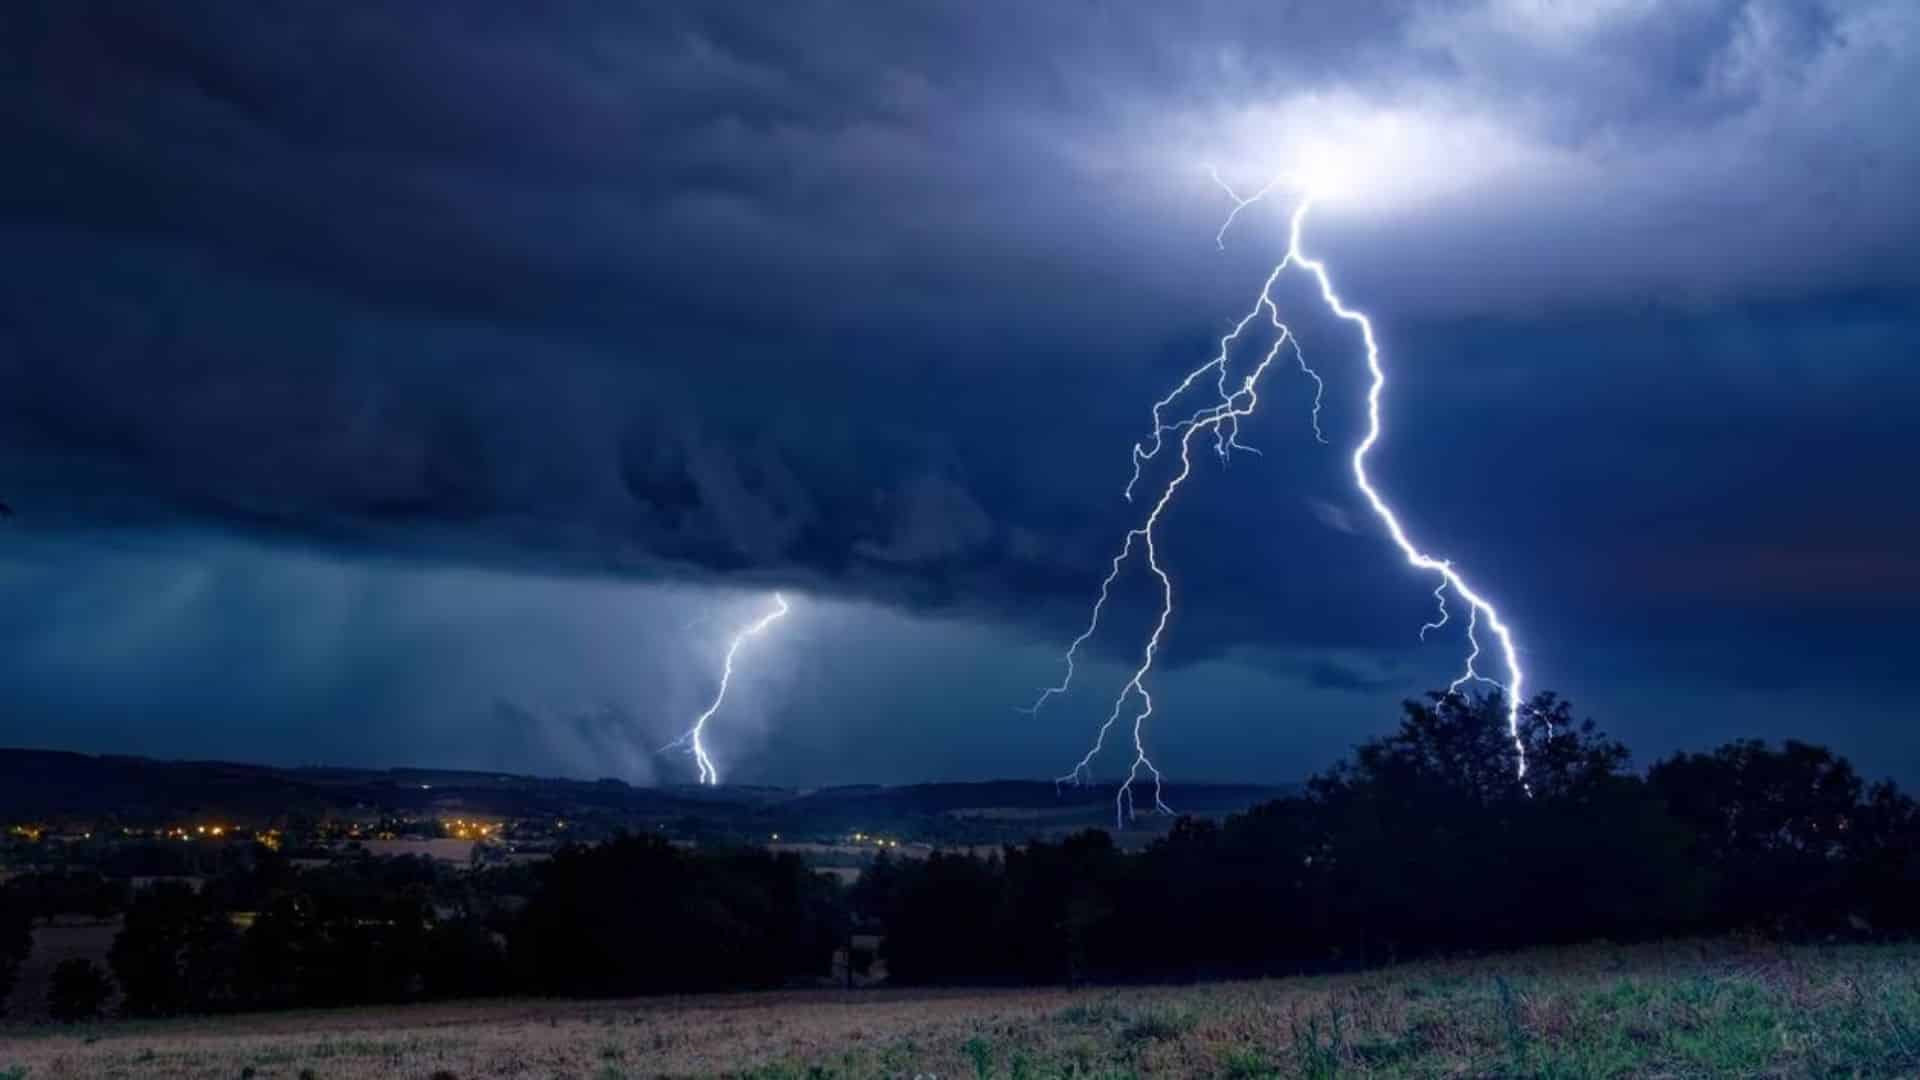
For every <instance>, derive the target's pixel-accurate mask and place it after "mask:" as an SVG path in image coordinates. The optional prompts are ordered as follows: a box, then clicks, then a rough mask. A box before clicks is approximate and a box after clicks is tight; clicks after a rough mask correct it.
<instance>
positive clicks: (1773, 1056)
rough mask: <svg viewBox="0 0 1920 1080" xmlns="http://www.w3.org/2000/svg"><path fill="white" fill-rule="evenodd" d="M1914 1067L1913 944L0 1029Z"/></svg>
mask: <svg viewBox="0 0 1920 1080" xmlns="http://www.w3.org/2000/svg"><path fill="white" fill-rule="evenodd" d="M712 1074H725V1075H748V1076H756V1077H766V1078H773V1077H815V1076H835V1077H840V1076H846V1077H865V1076H874V1077H880V1076H900V1077H915V1076H924V1077H941V1078H953V1077H987V1076H992V1077H1006V1078H1022V1077H1025V1078H1038V1077H1052V1076H1085V1077H1130V1076H1220V1077H1334V1076H1373V1077H1421V1076H1471V1077H1496V1076H1510V1077H1521V1076H1526V1077H1589V1076H1591V1077H1601V1076H1659V1077H1693V1076H1732V1077H1750V1076H1819V1077H1835V1076H1887V1077H1893V1076H1906V1077H1912V1076H1920V949H1916V948H1912V947H1906V946H1878V947H1834V948H1778V947H1773V946H1760V945H1751V946H1750V945H1745V944H1742V943H1739V942H1726V941H1712V942H1688V943H1672V944H1665V945H1658V946H1634V947H1627V948H1615V947H1611V946H1604V945H1596V946H1585V947H1581V948H1574V949H1561V950H1543V951H1534V952H1526V953H1519V954H1514V955H1508V956H1498V957H1489V958H1482V959H1474V960H1458V961H1448V962H1436V963H1425V964H1418V965H1409V966H1404V967H1399V968H1394V969H1389V970H1384V971H1377V972H1371V973H1367V974H1360V975H1344V976H1331V977H1318V978H1300V979H1278V980H1267V981H1259V982H1235V983H1215V984H1208V985H1201V986H1188V987H1142V988H1126V989H1092V990H1079V991H1073V992H1069V991H1065V990H981V991H909V990H891V991H890V990H882V991H858V992H854V993H851V994H848V993H842V992H837V991H794V992H782V993H766V994H738V995H728V996H711V997H697V998H676V999H665V998H662V999H648V1000H641V1001H624V1002H589V1003H581V1002H499V1003H466V1004H456V1005H423V1006H414V1007H408V1008H399V1009H388V1010H371V1009H354V1010H341V1011H337V1012H308V1013H286V1014H275V1015H265V1016H235V1017H221V1018H215V1019H207V1020H187V1021H176V1022H166V1023H117V1024H103V1025H99V1026H96V1027H91V1028H84V1029H62V1028H49V1027H22V1026H16V1027H11V1028H0V1076H4V1077H8V1078H9V1080H11V1078H15V1077H22V1076H24V1077H27V1078H30V1080H42V1078H46V1080H52V1078H56V1077H62V1078H64V1077H73V1078H81V1077H86V1078H92V1077H143V1078H144V1077H155V1078H167V1077H220V1078H226V1080H232V1078H235V1077H254V1078H267V1077H285V1078H290V1080H291V1078H303V1077H312V1078H316V1080H328V1078H346V1077H413V1078H418V1080H448V1078H458V1080H469V1078H475V1077H528V1078H534V1077H537V1078H541V1080H546V1078H551V1077H587V1078H594V1080H615V1078H621V1077H650V1076H657V1075H712Z"/></svg>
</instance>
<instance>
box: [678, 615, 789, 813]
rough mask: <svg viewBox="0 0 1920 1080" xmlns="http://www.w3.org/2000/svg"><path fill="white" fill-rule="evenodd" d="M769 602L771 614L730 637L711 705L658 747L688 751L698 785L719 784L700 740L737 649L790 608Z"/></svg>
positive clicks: (720, 699) (717, 772) (728, 677)
mask: <svg viewBox="0 0 1920 1080" xmlns="http://www.w3.org/2000/svg"><path fill="white" fill-rule="evenodd" d="M773 603H774V609H773V610H772V611H769V612H767V613H766V614H765V615H762V616H760V618H758V619H756V620H755V621H754V622H752V623H750V624H749V625H747V626H746V627H744V628H742V629H741V631H740V632H739V633H737V634H735V635H733V643H732V644H730V645H728V646H727V659H726V662H725V663H724V664H722V665H721V667H720V689H719V690H718V691H716V692H715V693H714V695H713V704H711V705H709V706H707V711H706V712H703V713H701V714H700V715H699V717H697V718H696V719H695V720H694V721H693V726H692V727H690V728H688V729H687V731H686V734H684V735H682V736H680V737H679V738H677V739H675V740H673V741H672V742H670V743H668V744H667V745H665V746H663V747H661V748H660V750H661V752H663V753H664V752H665V751H668V750H671V749H673V748H674V747H676V746H686V747H689V748H691V749H692V751H693V760H694V763H695V764H696V765H698V766H699V767H700V782H701V783H702V784H718V783H719V782H720V770H719V769H717V768H715V767H714V764H713V758H711V757H709V756H708V755H707V747H706V744H705V743H704V742H702V741H701V736H702V735H703V734H705V732H706V729H707V721H708V720H711V719H713V714H714V713H717V712H719V711H720V703H721V702H723V701H725V700H727V684H729V683H731V682H732V681H733V658H734V656H735V655H736V654H738V653H739V652H740V646H742V645H744V644H746V642H747V639H748V638H755V637H759V636H760V635H761V634H764V633H766V631H767V627H769V626H772V625H773V624H774V623H776V622H778V621H779V620H780V618H781V616H783V615H785V614H786V613H787V612H789V611H791V610H792V608H791V607H789V606H788V605H787V598H786V597H784V596H781V595H780V594H779V593H774V594H773Z"/></svg>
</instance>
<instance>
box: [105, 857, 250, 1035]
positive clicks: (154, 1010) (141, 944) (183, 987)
mask: <svg viewBox="0 0 1920 1080" xmlns="http://www.w3.org/2000/svg"><path fill="white" fill-rule="evenodd" d="M237 946H238V935H237V934H236V933H235V932H234V929H233V924H232V923H231V922H230V921H229V920H228V919H227V916H226V914H225V913H224V912H222V911H220V910H219V909H218V908H217V907H215V906H214V905H213V904H212V903H211V902H209V901H208V900H207V899H206V898H204V897H202V896H201V895H200V894H199V893H196V892H194V890H193V889H192V888H190V887H188V886H187V885H184V884H182V883H180V882H175V881H163V882H160V883H158V884H156V885H154V886H153V887H152V888H149V889H145V890H143V891H141V892H140V893H138V894H137V895H135V897H134V899H133V903H132V904H131V905H130V906H129V907H128V909H127V917H126V923H125V925H124V926H122V927H121V929H120V933H119V934H118V935H116V936H115V937H114V939H113V948H112V949H111V950H110V951H109V952H108V953H107V962H108V964H109V965H110V966H111V967H112V968H113V975H114V979H115V980H116V981H117V982H119V984H120V989H121V991H122V993H123V994H124V995H125V997H124V1000H123V1002H122V1007H123V1008H125V1009H126V1011H127V1012H129V1013H132V1014H134V1015H136V1016H165V1015H169V1014H172V1013H179V1012H206V1011H208V1010H211V1009H215V1008H222V1007H226V1006H229V1005H232V1004H234V990H235V982H236V976H237V966H238V959H239V957H238V947H237Z"/></svg>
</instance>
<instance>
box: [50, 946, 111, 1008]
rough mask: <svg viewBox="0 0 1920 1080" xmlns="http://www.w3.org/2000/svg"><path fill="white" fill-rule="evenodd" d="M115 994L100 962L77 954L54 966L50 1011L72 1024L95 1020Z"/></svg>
mask: <svg viewBox="0 0 1920 1080" xmlns="http://www.w3.org/2000/svg"><path fill="white" fill-rule="evenodd" d="M112 996H113V983H112V982H111V981H110V980H109V979H108V978H107V973H106V972H104V971H102V970H100V967H99V965H97V964H95V963H94V962H93V961H91V960H88V959H86V958H85V957H80V956H76V957H73V958H71V959H67V960H62V961H60V963H59V965H58V966H56V967H55V968H54V969H53V982H52V984H51V985H49V986H48V987H47V1013H48V1015H50V1016H52V1017H53V1018H54V1019H55V1020H58V1021H60V1022H61V1023H64V1024H71V1023H74V1022H76V1021H79V1020H92V1019H95V1018H97V1017H98V1016H99V1015H100V1011H101V1010H102V1009H104V1008H105V1007H106V1004H107V999H108V998H110V997H112Z"/></svg>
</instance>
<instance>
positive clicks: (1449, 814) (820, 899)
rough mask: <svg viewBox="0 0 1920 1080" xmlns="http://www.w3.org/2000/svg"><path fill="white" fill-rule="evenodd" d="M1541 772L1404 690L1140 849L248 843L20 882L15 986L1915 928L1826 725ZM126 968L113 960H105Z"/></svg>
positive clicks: (276, 984)
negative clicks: (825, 854) (445, 847)
mask: <svg viewBox="0 0 1920 1080" xmlns="http://www.w3.org/2000/svg"><path fill="white" fill-rule="evenodd" d="M1523 716H1524V717H1525V728H1524V730H1523V731H1522V736H1523V738H1524V740H1525V742H1526V744H1527V746H1528V748H1529V752H1528V767H1527V771H1526V775H1525V777H1524V779H1522V778H1521V777H1520V776H1519V775H1518V774H1517V770H1516V765H1517V761H1516V757H1515V751H1514V747H1513V743H1512V739H1511V736H1510V735H1509V733H1508V732H1507V730H1506V726H1505V725H1506V711H1505V707H1504V705H1503V703H1502V702H1501V701H1500V700H1499V699H1498V698H1497V697H1481V698H1467V697H1462V696H1459V695H1449V696H1439V697H1436V698H1435V699H1434V700H1431V701H1428V702H1410V703H1408V704H1407V706H1406V709H1405V715H1404V716H1403V718H1402V721H1401V724H1400V727H1399V728H1398V730H1396V731H1394V732H1393V733H1391V734H1389V735H1386V736H1383V737H1380V738H1377V739H1374V740H1371V741H1369V742H1367V743H1364V744H1363V745H1361V746H1359V747H1358V748H1357V749H1356V750H1355V751H1354V752H1353V753H1352V754H1351V755H1350V756H1349V757H1348V758H1346V759H1345V760H1342V761H1340V762H1339V763H1337V764H1336V765H1334V766H1333V767H1331V768H1329V769H1328V770H1326V771H1325V772H1322V773H1320V774H1318V775H1316V776H1314V777H1312V778H1311V780H1310V781H1309V782H1308V783H1307V784H1306V785H1305V787H1304V789H1303V790H1302V791H1301V792H1300V793H1299V794H1298V795H1296V796H1292V797H1289V798H1283V799H1278V800H1274V801H1271V802H1268V803H1265V804H1262V805H1260V806H1257V807H1254V808H1252V809H1251V810H1249V811H1247V812H1245V813H1243V814H1238V815H1235V816H1232V817H1230V818H1228V819H1226V820H1225V821H1224V822H1214V821H1209V820H1203V819H1193V818H1183V819H1181V820H1179V821H1177V822H1176V823H1175V824H1174V826H1173V828H1172V829H1171V831H1170V832H1169V833H1168V834H1167V835H1165V836H1164V837H1162V838H1160V839H1158V840H1156V841H1154V842H1153V843H1152V844H1151V845H1150V846H1149V847H1148V848H1147V849H1146V850H1145V851H1143V852H1140V853H1135V854H1129V853H1124V852H1122V851H1120V850H1119V849H1118V848H1116V847H1115V845H1114V843H1113V841H1112V838H1111V837H1110V836H1109V835H1108V834H1107V833H1105V832H1102V831H1097V830H1090V831H1087V832H1083V833H1079V834H1076V835H1073V836H1069V837H1065V838H1063V839H1059V840H1049V841H1034V842H1030V843H1028V844H1025V845H1022V846H1017V847H1009V848H1007V849H1006V850H1005V851H1004V852H1003V853H1002V854H1000V855H997V856H993V857H989V858H976V857H972V856H969V855H963V854H939V853H937V854H935V855H933V856H932V857H930V858H927V859H924V860H913V859H896V858H889V857H886V856H882V857H881V858H879V859H878V860H877V861H876V862H875V863H874V864H873V865H872V866H871V867H870V868H869V869H868V870H867V871H866V872H865V873H864V874H863V875H862V876H861V878H860V879H859V880H858V881H857V882H856V883H855V884H854V885H853V886H852V887H851V888H844V889H843V888H842V887H841V886H839V885H838V884H837V883H836V882H835V881H834V880H833V879H832V878H829V877H826V876H823V875H820V874H818V873H816V872H814V871H812V870H810V869H809V868H808V867H807V866H806V865H805V864H804V863H803V862H802V861H801V860H800V859H799V858H798V857H796V856H793V855H776V854H773V853H770V852H767V851H764V850H761V849H757V848H735V847H727V846H724V845H705V846H701V847H698V848H695V847H688V846H681V845H676V844H673V843H669V842H667V841H665V840H662V839H659V838H657V837H652V836H630V835H629V836H621V837H617V838H615V839H613V840H610V841H607V842H605V843H602V844H599V845H594V846H584V845H576V846H572V847H568V848H565V849H563V850H561V851H560V852H558V853H557V854H556V855H555V856H554V857H553V858H552V859H550V860H548V861H546V862H544V863H541V864H539V865H538V866H535V867H531V868H528V867H518V868H494V869H480V870H469V871H458V870H453V869H449V868H447V867H444V866H440V865H437V864H434V863H432V862H431V861H429V860H427V859H424V858H389V859H374V858H371V857H363V858H359V859H353V860H345V861H340V862H336V863H334V864H331V865H328V866H325V867H319V868H308V869H301V868H298V867H296V866H294V865H293V864H291V863H290V862H289V861H288V860H287V859H285V858H282V857H280V856H278V855H277V854H275V853H273V852H270V851H268V850H266V849H265V848H261V847H255V848H253V849H252V850H251V851H241V852H239V853H237V854H235V855H233V856H231V857H228V858H226V859H224V860H223V862H222V864H221V865H220V866H219V867H218V868H217V870H216V872H215V873H213V874H212V875H211V876H210V877H208V878H207V879H206V881H205V884H204V886H203V887H202V888H200V889H198V890H195V889H193V888H190V887H188V886H187V885H185V884H182V883H178V882H161V883H158V884H155V885H153V886H151V887H148V888H146V889H143V890H140V891H139V892H137V893H133V894H131V895H128V893H127V892H126V888H125V885H124V884H123V883H120V882H117V881H115V880H113V879H111V878H105V877H102V876H100V875H98V874H93V873H61V874H41V875H26V876H24V877H21V878H18V879H16V880H14V881H12V882H9V883H8V885H7V887H6V888H5V890H4V891H3V892H0V1001H4V1000H5V994H4V991H5V990H6V989H7V988H8V986H9V985H10V983H11V980H12V978H13V972H14V971H15V969H16V968H17V967H18V965H19V962H20V960H21V959H22V958H23V957H24V956H25V954H26V950H27V948H28V947H29V944H30V940H31V939H30V936H29V935H28V934H27V931H26V926H27V924H28V922H29V920H31V919H32V918H35V917H45V916H48V915H50V914H55V913H60V912H70V911H84V912H90V913H94V914H109V913H116V912H117V913H122V918H123V924H122V928H121V930H120V932H119V934H118V937H117V938H116V939H115V941H114V943H113V947H112V950H111V952H110V953H109V955H108V958H107V965H106V970H101V969H100V968H98V967H97V966H95V965H93V964H91V962H89V961H85V960H77V961H69V962H67V963H66V964H63V965H62V967H61V970H60V971H58V972H56V977H55V979H54V980H53V986H52V987H51V989H50V991H49V994H50V1001H49V1004H50V1006H51V1007H52V1010H53V1012H54V1014H55V1015H56V1016H60V1017H63V1018H70V1019H77V1018H83V1017H86V1016H89V1015H93V1014H95V1013H97V1012H98V1011H99V1010H100V1008H101V1007H102V1005H103V1004H104V1003H105V1002H106V1000H107V999H108V996H109V994H110V993H111V992H112V990H113V988H115V987H117V989H118V993H119V998H120V1004H119V1008H120V1009H121V1011H123V1012H125V1013H127V1014H131V1015H162V1014H168V1013H178V1012H210V1011H222V1010H233V1009H259V1008H284V1007H293V1006H324V1005H346V1004H365V1003H383V1002H399V1001H411V1000H421V999H429V998H443V997H474V996H485V995H490V994H500V993H536V994H552V995H567V996H598V995H620V994H640V993H654V992H669V991H692V990H719V989H731V988H745V987H760V986H774V985H779V984H782V983H783V982H786V981H787V980H789V979H793V978H796V977H798V978H816V979H817V978H819V977H821V976H823V975H825V974H826V973H827V972H828V971H829V969H830V966H831V965H832V963H833V960H832V957H833V955H834V952H835V950H836V949H837V948H839V947H841V946H842V945H845V944H847V943H848V941H849V940H850V939H849V931H850V929H851V928H852V927H854V926H856V925H860V926H865V927H870V928H873V929H877V930H879V931H881V932H882V933H883V944H882V946H881V957H882V959H883V960H884V962H885V964H886V967H887V971H888V974H889V978H890V979H891V980H892V981H894V982H898V983H933V982H964V981H991V982H1075V981H1080V980H1125V979H1186V978H1201V977H1215V976H1233V975H1269V974H1290V973H1297V972H1307V971H1320V970H1331V969H1340V968H1349V967H1356V966H1362V965H1375V964H1382V963H1391V962H1395V961H1398V960H1405V959H1410V958H1413V957H1417V956H1421V955H1426V954H1432V953H1436V952H1455V951H1461V950H1482V949H1501V948H1510V947H1515V946H1522V945H1532V944H1549V943H1557V942H1570V941H1584V940H1592V939H1595V938H1604V939H1611V940H1630V939H1638V938H1649V937H1658V936H1665V935H1674V934H1698V933H1718V932H1727V931H1748V932H1757V933H1761V934H1766V935H1770V936H1778V937H1788V938H1806V937H1825V936H1831V935H1846V936H1850V937H1864V936H1892V935H1906V934H1910V933H1912V932H1913V931H1914V930H1915V929H1916V928H1920V811H1917V810H1916V807H1915V803H1914V801H1913V800H1912V799H1911V798H1909V797H1908V796H1906V795H1905V794H1903V793H1901V792H1900V791H1899V790H1898V789H1897V788H1896V787H1895V786H1894V785H1892V784H1891V783H1877V784H1870V783H1868V782H1866V781H1865V780H1864V779H1863V778H1862V777H1861V776H1860V775H1859V774H1858V773H1857V772H1856V771H1855V770H1854V768H1853V767H1852V765H1850V764H1849V763H1848V762H1847V761H1846V760H1845V759H1843V758H1841V757H1839V756H1837V755H1835V754H1833V753H1832V752H1830V751H1828V750H1826V749H1823V748H1820V747H1817V746H1812V745H1808V744H1804V743H1798V742H1787V743H1785V744H1784V745H1781V746H1769V745H1766V744H1763V743H1760V742H1757V741H1743V742H1736V743H1731V744H1728V745H1726V746H1723V747H1721V748H1719V749H1717V750H1714V751H1711V752H1708V753H1683V754H1678V755H1675V756H1673V757H1670V758H1668V759H1666V760H1663V761H1660V762H1657V763H1656V764H1654V765H1653V766H1652V767H1651V768H1649V769H1648V770H1646V771H1645V772H1644V773H1641V772H1638V771H1635V770H1634V769H1633V768H1632V765H1631V760H1630V756H1629V753H1628V751H1627V748H1626V747H1625V746H1624V745H1622V744H1621V743H1620V742H1618V741H1617V740H1614V739H1612V738H1610V737H1609V736H1607V735H1606V734H1605V733H1604V732H1601V731H1600V730H1598V729H1597V728H1596V727H1595V726H1594V725H1593V724H1592V723H1591V722H1576V721H1575V719H1574V718H1573V715H1572V712H1571V710H1570V709H1569V708H1568V706H1567V705H1566V703H1564V702H1562V701H1559V700H1557V699H1556V698H1554V697H1552V696H1551V695H1543V696H1541V697H1538V698H1536V699H1534V700H1533V701H1531V702H1530V703H1529V707H1528V708H1527V709H1526V710H1523ZM109 972H110V978H109Z"/></svg>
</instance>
